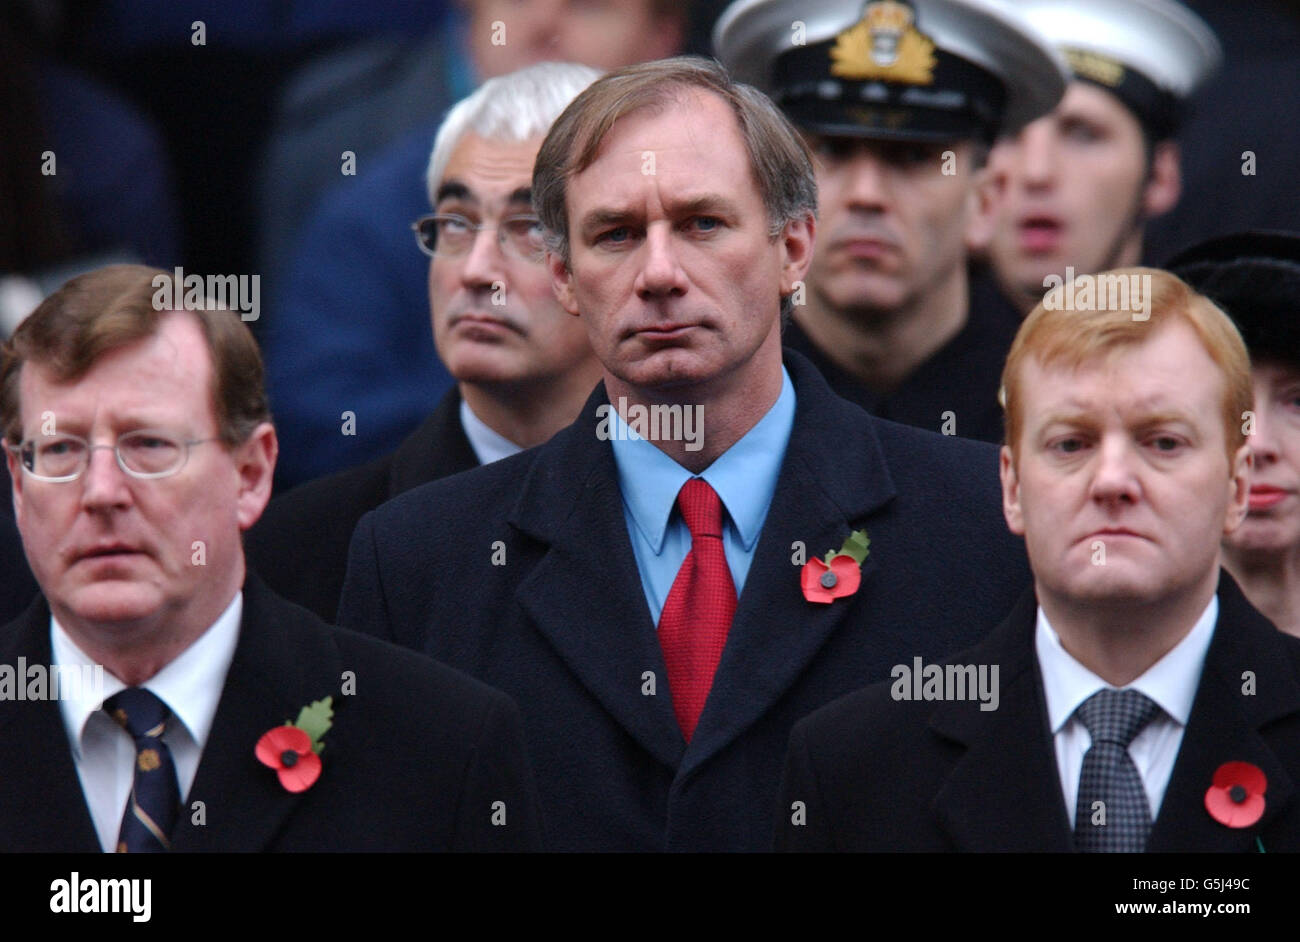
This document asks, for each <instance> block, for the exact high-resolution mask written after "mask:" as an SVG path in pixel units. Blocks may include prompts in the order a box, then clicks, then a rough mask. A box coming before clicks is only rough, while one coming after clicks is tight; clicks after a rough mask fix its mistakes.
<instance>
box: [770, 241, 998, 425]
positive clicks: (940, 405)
mask: <svg viewBox="0 0 1300 942" xmlns="http://www.w3.org/2000/svg"><path fill="white" fill-rule="evenodd" d="M970 279H971V280H970V312H969V316H968V317H967V319H966V325H965V326H964V327H962V329H961V330H960V331H958V332H957V335H956V336H955V337H953V338H952V339H951V340H949V341H948V342H947V343H946V344H944V345H943V346H942V347H940V348H939V349H938V350H936V351H935V352H934V353H933V354H932V355H931V356H930V358H929V359H927V360H926V361H925V362H924V363H922V364H920V365H919V366H918V367H917V368H916V369H915V370H913V371H912V374H911V375H910V376H908V377H907V379H905V380H904V381H903V382H902V383H901V384H900V385H899V387H898V388H897V389H895V390H893V391H891V392H890V393H889V394H887V395H881V394H880V393H878V392H876V391H875V390H873V389H871V388H870V387H869V386H867V385H866V384H865V383H863V382H862V380H860V379H858V378H857V377H856V376H854V375H853V374H851V373H849V372H848V371H847V370H844V369H841V368H840V367H839V366H837V365H836V364H835V362H834V361H832V360H831V358H830V357H828V356H826V354H825V353H823V352H822V351H821V350H820V349H819V348H818V347H817V346H816V345H815V344H814V343H813V342H812V339H811V338H810V337H809V336H808V335H807V334H806V333H804V332H803V329H802V328H800V326H799V325H798V324H797V323H795V322H793V321H791V323H790V325H789V326H788V327H786V330H785V334H784V336H783V337H782V342H783V343H784V344H785V345H786V346H787V347H789V348H790V349H791V350H797V351H798V352H799V353H802V354H803V355H804V356H806V357H807V358H808V359H810V360H812V362H813V365H814V366H816V367H817V369H818V370H820V371H821V374H822V375H823V376H824V377H826V382H828V383H829V384H830V387H831V389H833V390H835V392H836V393H837V394H838V395H841V396H843V397H844V398H845V399H847V400H849V402H856V403H857V404H858V405H860V406H861V407H862V408H864V409H866V410H867V411H868V412H870V413H871V414H872V415H875V416H879V417H880V418H882V419H889V420H890V421H891V422H901V423H902V424H904V425H914V426H916V427H917V428H924V429H929V430H930V431H932V432H942V431H944V426H945V424H946V419H945V418H944V413H946V412H952V413H953V430H954V431H955V433H956V434H957V435H959V436H961V437H962V438H974V439H977V440H978V441H982V442H992V443H993V444H995V445H999V444H1001V443H1002V407H1001V406H1000V405H998V386H999V385H1000V384H1001V382H1002V366H1003V364H1004V363H1005V362H1006V359H1007V353H1008V352H1009V351H1010V350H1011V341H1012V340H1014V339H1015V336H1016V331H1017V330H1019V329H1020V314H1019V313H1018V312H1017V311H1016V309H1015V308H1013V307H1012V306H1011V303H1010V302H1009V301H1007V299H1006V298H1005V297H1003V296H1002V294H1001V293H1000V292H999V290H998V287H997V283H996V282H995V281H994V280H993V278H992V276H990V275H989V274H988V273H987V272H986V271H984V270H982V269H980V268H977V267H976V266H971V268H970Z"/></svg>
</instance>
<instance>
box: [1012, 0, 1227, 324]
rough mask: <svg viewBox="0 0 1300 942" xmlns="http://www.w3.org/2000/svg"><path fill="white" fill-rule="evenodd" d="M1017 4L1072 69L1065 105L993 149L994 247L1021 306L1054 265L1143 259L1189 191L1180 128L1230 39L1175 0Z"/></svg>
mask: <svg viewBox="0 0 1300 942" xmlns="http://www.w3.org/2000/svg"><path fill="white" fill-rule="evenodd" d="M1014 9H1015V10H1016V12H1017V13H1018V14H1020V15H1021V16H1022V17H1024V18H1025V20H1026V21H1028V22H1029V23H1030V25H1032V26H1033V27H1034V28H1035V29H1037V30H1038V31H1039V32H1041V33H1042V34H1043V35H1044V36H1045V37H1047V38H1048V39H1049V40H1051V41H1052V43H1054V44H1055V45H1056V46H1058V47H1059V48H1060V49H1061V52H1062V53H1063V54H1064V55H1065V57H1066V61H1067V62H1068V63H1069V65H1070V68H1071V72H1072V78H1071V81H1070V84H1069V86H1068V87H1067V88H1066V91H1065V97H1064V98H1062V100H1061V102H1060V104H1059V105H1057V107H1056V109H1055V110H1054V111H1053V112H1052V113H1051V114H1050V115H1047V116H1046V117H1043V118H1040V119H1038V120H1037V121H1034V122H1033V123H1031V124H1030V125H1028V126H1027V127H1025V128H1024V129H1022V130H1021V131H1020V133H1019V134H1017V135H1015V136H1014V137H1012V138H1008V139H1006V140H1004V141H1002V142H1000V143H999V144H998V145H997V146H996V147H995V148H994V149H993V153H992V155H991V156H990V158H989V167H990V171H991V173H990V178H991V179H990V185H991V186H992V187H993V188H994V190H995V191H996V195H995V196H993V197H992V198H991V205H992V206H993V207H994V210H993V212H994V218H993V219H992V221H991V223H990V225H991V238H990V242H989V245H988V257H989V261H990V264H991V266H992V270H993V273H994V276H995V277H996V279H997V281H998V284H999V285H1000V286H1001V289H1002V291H1003V292H1004V293H1005V295H1006V297H1007V298H1008V300H1010V302H1011V303H1012V304H1013V305H1015V307H1016V308H1017V310H1019V311H1020V313H1021V314H1022V315H1023V314H1027V313H1029V311H1030V310H1032V309H1033V307H1034V305H1036V304H1037V303H1038V302H1039V300H1040V299H1041V298H1042V297H1043V293H1044V292H1045V291H1046V290H1047V288H1048V287H1050V285H1048V284H1044V281H1045V280H1046V279H1048V278H1049V276H1050V277H1055V278H1059V279H1063V280H1067V281H1068V280H1069V278H1070V273H1071V270H1072V271H1073V273H1074V274H1076V275H1083V274H1094V273H1096V272H1099V271H1106V270H1109V269H1112V268H1121V267H1125V266H1131V265H1136V264H1138V263H1139V262H1140V261H1141V260H1142V258H1143V234H1144V232H1145V229H1146V224H1147V222H1148V221H1149V220H1151V219H1152V218H1154V217H1156V216H1159V215H1161V214H1162V213H1165V212H1168V211H1169V210H1170V209H1172V208H1173V206H1174V205H1175V204H1177V202H1178V199H1179V196H1180V195H1181V193H1182V170H1181V156H1180V151H1179V146H1178V141H1177V139H1176V135H1177V133H1178V129H1179V126H1180V124H1181V122H1182V119H1183V116H1184V112H1185V105H1186V102H1187V99H1188V97H1189V96H1190V95H1191V94H1192V93H1193V92H1194V91H1195V90H1196V89H1197V88H1198V87H1199V86H1201V85H1202V84H1203V83H1204V82H1205V81H1206V80H1207V79H1208V78H1209V76H1210V75H1211V74H1212V73H1213V71H1214V70H1215V68H1216V67H1217V66H1218V64H1219V61H1220V59H1221V53H1220V49H1219V43H1218V41H1217V40H1216V39H1215V36H1214V34H1213V33H1212V32H1211V31H1210V29H1209V27H1208V26H1206V25H1205V24H1204V23H1203V22H1201V20H1200V19H1198V18H1197V17H1196V15H1195V14H1194V13H1192V12H1191V11H1190V10H1188V9H1187V8H1186V7H1184V6H1183V5H1182V4H1180V3H1176V2H1174V0H1090V2H1089V3H1086V4H1079V3H1072V2H1069V0H1021V2H1018V3H1016V4H1015V6H1014Z"/></svg>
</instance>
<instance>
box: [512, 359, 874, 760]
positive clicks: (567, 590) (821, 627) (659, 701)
mask: <svg viewBox="0 0 1300 942" xmlns="http://www.w3.org/2000/svg"><path fill="white" fill-rule="evenodd" d="M785 363H786V368H787V370H789V372H790V377H791V380H792V382H793V384H794V387H795V394H796V397H797V405H796V411H795V422H794V430H793V432H792V433H791V437H790V443H789V446H788V447H787V449H786V455H785V461H784V463H783V465H782V467H781V472H780V476H779V479H778V483H777V488H776V493H775V494H774V496H773V498H772V504H771V506H770V508H769V510H768V515H767V520H766V522H765V524H764V526H763V531H762V535H761V536H760V537H759V541H758V546H757V548H756V550H755V555H754V559H753V562H752V564H751V567H750V572H749V575H748V577H747V579H746V583H745V590H744V592H742V594H741V597H740V599H739V604H738V607H737V610H736V615H735V618H734V620H733V622H732V628H731V632H730V635H729V637H728V640H727V646H726V649H725V650H724V651H723V655H722V661H721V663H720V664H719V666H718V672H717V675H716V677H715V679H714V684H713V688H712V690H711V692H710V695H709V700H708V702H707V703H706V704H705V708H704V713H703V714H702V715H701V717H700V724H699V726H698V727H697V729H696V734H695V737H694V738H693V740H692V742H691V744H690V747H689V749H688V748H687V746H686V743H685V741H684V740H683V738H682V735H681V732H680V730H679V728H678V726H677V723H676V720H675V718H674V715H673V711H672V707H671V702H670V694H669V690H668V684H667V682H666V680H667V673H666V669H665V667H664V661H663V655H662V652H661V650H660V647H659V642H658V637H657V633H656V629H655V625H654V624H653V623H652V622H651V620H650V613H649V609H648V607H647V605H646V602H645V595H644V591H643V590H642V588H641V581H640V576H639V575H638V572H637V568H636V561H635V557H634V554H633V551H632V546H631V542H630V540H629V538H628V534H627V526H626V523H625V521H624V516H623V509H622V495H621V493H620V491H619V487H618V474H617V469H616V467H615V463H614V457H613V449H612V448H611V447H610V444H609V442H607V441H600V440H599V439H598V438H597V437H596V429H597V427H598V424H599V418H598V413H597V410H598V409H599V407H600V406H602V405H606V404H607V403H608V398H607V396H606V394H605V389H604V386H603V384H602V385H601V386H599V387H597V389H596V391H595V392H594V393H593V394H592V396H591V398H590V399H588V401H587V404H586V406H585V407H584V408H583V411H582V414H581V416H580V417H579V419H578V421H577V422H575V423H574V424H573V425H571V426H569V427H568V428H566V429H564V430H563V431H561V432H560V433H559V434H558V435H557V436H556V437H555V439H553V440H552V442H551V443H550V444H548V445H546V446H543V448H542V449H540V450H539V453H538V456H537V459H536V461H535V462H534V463H533V465H532V467H531V469H530V471H529V473H528V475H527V477H526V479H525V481H524V483H523V486H522V488H521V489H520V494H519V497H518V499H517V501H516V502H515V505H514V507H513V509H512V510H511V511H510V513H509V517H508V520H509V522H510V523H511V525H512V526H514V527H516V528H517V529H518V530H520V531H521V532H523V533H525V534H526V535H528V536H529V537H531V538H533V539H535V540H537V541H539V542H541V543H543V544H545V545H546V546H547V552H546V554H545V556H544V557H543V558H542V560H541V562H540V563H539V564H538V565H537V566H536V567H534V569H533V570H532V572H531V573H530V574H529V575H528V577H527V578H525V579H524V580H523V582H522V583H521V584H520V586H519V587H518V590H517V593H516V597H517V598H518V600H519V602H520V604H521V605H522V606H523V607H524V608H525V610H526V611H527V612H528V613H529V614H530V616H531V617H532V619H533V621H534V623H535V624H536V625H537V627H538V629H539V630H540V631H541V632H542V633H543V634H544V635H545V636H546V637H547V638H548V639H549V641H550V643H551V644H552V646H554V647H555V648H556V650H557V651H558V652H559V654H560V656H561V657H563V658H564V660H565V662H566V663H567V664H568V665H569V667H570V668H571V669H572V670H573V671H574V672H575V673H576V674H577V676H578V677H579V678H581V680H582V682H583V683H584V684H585V685H586V686H587V687H588V689H590V690H591V691H592V693H593V694H594V695H595V696H596V697H597V699H598V700H600V702H601V703H602V704H603V705H604V706H605V708H606V710H608V711H609V712H610V714H611V715H613V716H614V717H615V718H616V719H617V720H618V721H619V722H620V723H621V724H622V725H623V726H624V727H625V728H626V729H627V730H628V732H629V733H631V734H632V735H633V736H634V737H635V738H636V739H637V741H638V742H640V743H641V745H642V746H643V747H644V748H646V749H647V750H648V751H649V752H650V753H651V754H653V755H654V756H656V758H658V759H659V760H660V761H661V762H663V763H665V764H666V765H668V766H670V767H673V768H676V769H678V774H679V777H680V776H682V775H685V774H687V773H688V772H690V771H691V770H692V769H693V768H695V767H697V766H698V765H700V764H701V763H703V762H705V761H707V759H709V758H710V757H711V756H713V755H716V754H717V753H718V752H719V751H720V750H721V749H723V748H724V747H725V746H726V745H727V744H729V743H730V742H732V741H733V740H734V739H735V738H736V737H737V736H739V735H740V734H741V733H742V732H743V731H744V730H745V729H747V728H748V727H749V726H751V725H752V724H753V723H754V722H755V721H756V720H757V719H758V718H759V717H760V716H762V715H763V714H764V713H765V712H766V711H767V710H769V709H771V708H772V706H774V705H775V704H776V702H777V701H778V700H779V699H780V698H781V696H782V695H783V694H784V693H785V691H786V690H787V689H789V687H790V686H791V684H793V682H794V681H795V679H796V678H797V677H798V676H799V675H800V673H801V672H802V671H803V670H804V669H805V668H806V667H807V665H808V663H809V662H810V661H811V660H812V659H813V657H814V656H815V654H816V653H817V651H818V650H819V649H820V648H821V647H822V645H823V644H824V643H825V642H826V640H827V639H828V638H829V636H830V635H831V634H832V633H833V631H834V630H835V629H836V628H837V627H838V626H839V625H840V624H842V623H843V621H844V619H845V616H846V614H847V612H848V611H849V607H848V606H836V605H816V606H814V605H812V604H810V603H809V602H807V601H806V600H805V599H804V598H803V595H802V592H801V591H800V589H799V580H798V569H797V568H796V567H795V566H793V565H792V564H791V557H792V553H793V552H794V551H795V549H794V547H793V546H792V543H793V542H794V541H796V540H801V541H803V542H804V543H805V547H806V553H807V555H808V556H814V555H818V554H820V553H822V552H825V550H826V549H827V548H831V547H837V546H839V545H840V544H841V543H842V542H843V541H844V538H845V537H846V536H847V535H848V533H849V532H850V531H851V530H852V529H853V528H854V524H855V523H859V522H860V521H861V520H862V519H863V518H865V517H866V516H867V515H868V514H869V513H871V512H873V511H875V510H876V509H878V508H880V507H881V506H883V505H884V504H886V503H888V502H889V500H890V499H891V498H892V497H893V496H894V493H895V491H894V484H893V481H892V480H891V479H890V476H889V471H888V469H887V467H886V465H885V460H884V456H883V454H882V452H881V448H880V444H879V442H878V441H877V439H876V435H875V431H874V425H873V420H871V419H870V418H869V417H868V416H867V415H866V414H865V413H863V412H862V411H861V410H860V409H858V408H857V407H856V406H853V405H851V404H849V403H847V402H844V401H843V400H841V399H839V398H838V397H837V396H835V395H834V394H833V393H832V392H831V391H830V388H829V387H828V386H827V385H826V383H825V381H824V380H823V379H822V378H821V377H820V376H819V375H818V374H817V371H816V370H815V368H814V367H813V366H812V365H811V364H810V363H809V362H808V361H807V360H805V359H804V358H803V357H801V356H800V355H799V354H797V353H791V352H789V351H787V352H786V361H785ZM827 442H834V443H835V448H833V449H828V448H827V447H826V443H827ZM873 573H874V565H873V560H872V558H871V557H870V556H868V558H867V563H866V564H865V565H864V566H863V586H864V588H866V589H868V590H869V586H870V583H871V577H872V574H873ZM859 591H860V592H861V591H863V590H862V589H860V590H859ZM615 633H617V634H620V635H621V637H614V636H613V635H614V634H615ZM646 672H652V673H653V676H654V678H655V687H656V695H655V696H654V697H653V698H649V697H647V696H643V694H642V690H643V689H644V684H645V680H644V678H645V677H646Z"/></svg>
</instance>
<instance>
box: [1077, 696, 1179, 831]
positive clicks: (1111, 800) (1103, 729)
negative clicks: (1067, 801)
mask: <svg viewBox="0 0 1300 942" xmlns="http://www.w3.org/2000/svg"><path fill="white" fill-rule="evenodd" d="M1159 710H1160V707H1158V706H1157V705H1156V704H1155V703H1154V702H1153V701H1151V700H1150V699H1148V698H1147V697H1146V696H1145V695H1143V694H1142V693H1140V692H1139V691H1137V690H1111V689H1110V688H1105V689H1103V690H1098V691H1097V692H1096V693H1094V694H1093V695H1092V696H1091V697H1089V698H1088V699H1087V700H1085V701H1084V702H1083V703H1081V704H1080V705H1079V709H1078V710H1076V711H1075V715H1076V716H1077V717H1078V718H1079V721H1080V722H1082V723H1083V725H1084V726H1086V727H1087V728H1088V732H1089V733H1090V734H1091V735H1092V746H1091V747H1090V748H1089V749H1088V751H1087V752H1086V753H1085V754H1084V756H1083V769H1082V771H1081V772H1080V774H1079V800H1078V802H1077V803H1076V804H1075V811H1074V847H1075V850H1078V851H1081V852H1083V853H1106V852H1112V853H1113V852H1119V853H1141V852H1142V850H1143V849H1144V848H1145V847H1146V843H1147V835H1149V834H1150V833H1151V808H1150V806H1149V805H1148V803H1147V793H1146V789H1145V788H1144V787H1143V785H1142V777H1141V776H1140V775H1139V774H1138V770H1137V766H1135V765H1134V764H1133V758H1132V757H1131V756H1130V755H1129V754H1128V747H1129V743H1131V742H1132V741H1133V740H1134V739H1135V738H1136V737H1137V734H1138V733H1140V732H1142V730H1143V729H1144V728H1145V727H1146V725H1147V724H1148V723H1150V722H1151V720H1152V719H1154V718H1155V715H1156V713H1158V712H1159ZM1098 802H1100V804H1098Z"/></svg>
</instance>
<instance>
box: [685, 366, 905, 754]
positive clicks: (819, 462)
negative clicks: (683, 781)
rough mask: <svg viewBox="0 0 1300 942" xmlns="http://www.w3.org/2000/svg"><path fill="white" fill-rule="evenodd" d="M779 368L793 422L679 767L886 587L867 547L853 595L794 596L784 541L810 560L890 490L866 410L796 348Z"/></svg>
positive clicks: (770, 695)
mask: <svg viewBox="0 0 1300 942" xmlns="http://www.w3.org/2000/svg"><path fill="white" fill-rule="evenodd" d="M786 367H787V369H788V370H789V372H790V377H791V381H792V383H793V384H794V387H795V393H796V407H795V408H796V411H795V422H794V429H793V431H792V432H791V435H790V442H789V445H788V446H787V448H786V454H785V460H784V462H783V464H782V467H781V472H780V476H779V478H778V480H777V487H776V491H775V493H774V494H773V495H772V503H771V506H770V507H769V508H768V512H767V519H766V520H765V521H764V523H763V530H762V534H761V535H760V537H759V540H758V545H757V547H756V548H755V553H754V559H753V562H752V564H751V566H750V570H749V575H748V576H747V577H746V580H745V588H744V591H743V592H742V593H741V596H740V599H739V600H738V604H737V608H736V615H735V618H734V619H733V621H732V625H731V630H730V632H729V633H728V635H727V645H726V648H725V649H724V650H723V652H722V660H721V662H720V663H719V664H718V671H717V674H716V676H715V677H714V681H713V687H712V689H711V690H710V691H709V698H708V701H707V702H706V703H705V705H704V712H703V713H702V714H701V716H700V723H699V726H698V727H697V728H696V732H695V736H694V738H693V739H692V740H691V744H690V749H689V750H688V751H687V754H686V757H685V763H684V765H683V767H682V770H681V771H682V774H686V773H688V772H690V771H691V770H692V769H693V768H695V767H697V766H699V765H700V764H702V763H704V762H706V761H707V760H708V759H709V758H710V757H712V756H714V755H716V754H717V753H718V752H720V751H721V750H722V749H724V748H726V747H727V745H729V744H730V743H731V742H732V741H734V740H735V739H736V737H738V736H739V735H741V734H742V733H743V732H744V731H745V730H746V729H748V728H749V727H750V726H752V725H753V724H754V723H755V722H756V721H757V720H758V719H759V718H760V717H761V716H762V715H763V714H764V713H766V712H767V711H768V710H770V709H771V708H772V707H773V706H774V705H775V704H776V703H777V701H779V700H780V699H781V697H782V696H783V695H784V694H785V693H786V691H788V690H789V689H790V687H791V686H792V685H793V684H794V683H795V682H796V681H797V680H798V678H799V676H800V675H801V674H802V673H803V672H804V671H805V670H806V669H807V667H808V665H809V664H810V663H811V662H812V660H813V658H814V657H815V656H816V654H817V652H818V651H819V650H820V649H821V647H822V646H823V645H824V644H825V643H826V641H827V639H828V638H830V636H831V635H832V634H833V633H834V632H835V630H836V629H837V628H839V627H840V626H841V625H843V624H844V623H845V622H846V621H848V620H849V617H850V615H851V614H853V613H856V614H857V617H861V613H862V612H863V611H864V610H869V609H870V606H871V598H872V596H873V595H875V594H877V593H880V592H883V591H886V589H887V588H888V587H886V586H883V585H882V584H881V578H882V577H881V576H880V575H879V574H878V573H877V571H876V557H875V556H873V555H872V554H871V553H868V554H867V558H866V560H865V562H864V563H863V565H862V582H861V585H860V586H859V588H858V591H857V592H856V593H855V594H854V596H852V597H850V598H846V599H840V600H837V601H835V602H832V603H830V604H819V603H813V602H809V601H808V600H807V599H805V598H804V597H803V591H802V589H801V588H800V584H799V571H800V567H798V566H796V565H794V564H793V562H792V555H793V552H794V550H793V546H792V544H793V543H794V542H795V541H796V540H797V541H801V542H802V543H803V544H804V547H805V551H806V554H807V558H809V559H811V558H813V557H815V556H821V555H823V554H824V553H825V552H826V551H827V550H829V549H838V548H839V547H840V546H841V545H842V544H843V542H844V539H845V537H847V536H848V535H849V533H851V532H852V531H853V530H854V529H855V528H863V527H865V528H866V529H867V530H868V534H870V529H871V528H870V526H869V523H870V520H869V515H870V514H871V513H872V512H873V511H875V510H877V509H878V508H880V507H882V506H884V505H885V504H887V503H888V502H889V501H890V499H891V498H893V496H894V493H895V491H894V484H893V481H892V480H891V479H890V476H889V471H888V469H887V468H886V465H885V460H884V456H883V454H882V453H881V451H880V445H879V442H878V441H877V440H876V437H875V432H874V430H873V428H872V426H871V425H870V423H869V422H868V421H865V416H863V415H862V414H861V413H860V412H859V411H858V410H857V409H856V408H854V407H853V406H850V405H849V404H848V403H845V402H843V401H841V400H840V399H838V398H837V397H836V396H834V395H833V394H832V393H831V391H830V388H829V387H828V386H827V385H826V383H825V381H824V380H822V378H821V377H820V376H818V375H817V373H816V371H815V370H814V369H813V367H812V366H811V365H810V364H809V363H808V362H807V361H806V360H804V359H802V358H801V357H799V356H798V355H797V354H795V355H790V354H788V353H787V360H786ZM828 442H834V443H835V447H833V448H828V447H827V443H828Z"/></svg>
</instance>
